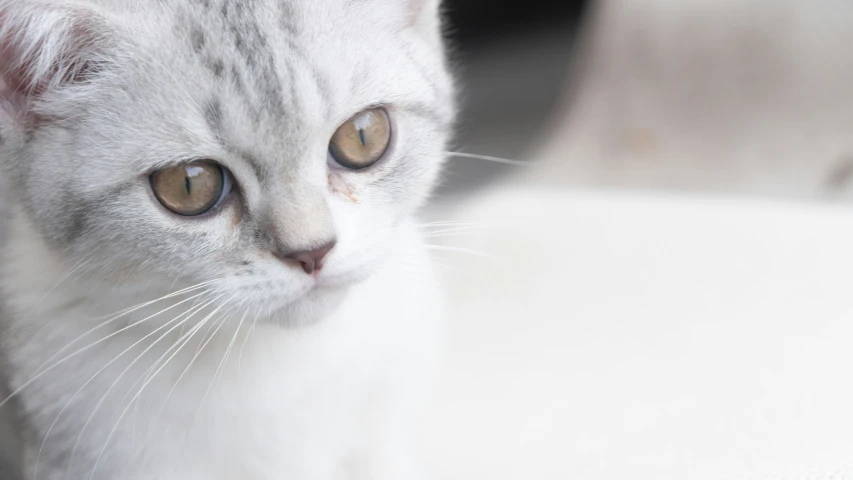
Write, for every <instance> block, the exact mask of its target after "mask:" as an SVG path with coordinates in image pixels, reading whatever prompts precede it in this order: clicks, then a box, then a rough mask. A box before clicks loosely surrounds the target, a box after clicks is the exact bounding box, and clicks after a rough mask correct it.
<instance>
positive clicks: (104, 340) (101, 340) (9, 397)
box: [0, 292, 206, 408]
mask: <svg viewBox="0 0 853 480" xmlns="http://www.w3.org/2000/svg"><path fill="white" fill-rule="evenodd" d="M205 293H206V292H202V293H199V294H196V295H195V296H193V297H190V298H188V299H185V300H182V301H180V302H178V303H176V304H174V305H171V306H169V307H168V308H165V309H163V310H161V311H159V312H157V313H155V314H153V315H151V316H149V317H146V318H144V319H142V320H139V321H137V322H134V323H132V324H130V325H128V326H126V327H124V328H122V329H120V330H118V331H116V332H113V333H111V334H109V335H107V336H106V337H104V338H102V339H100V340H98V341H96V342H93V343H91V344H89V345H87V346H85V347H83V348H81V349H79V350H77V351H76V352H73V353H71V354H69V355H67V356H65V357H64V358H62V359H61V360H59V361H57V362H55V363H54V364H52V365H50V366H49V367H47V368H45V369H43V370H41V371H39V372H38V373H37V374H35V375H34V376H33V377H32V378H30V379H29V380H27V381H26V382H24V383H23V384H22V385H21V386H20V387H18V388H16V389H15V390H14V391H13V392H12V393H11V394H9V395H8V396H7V397H6V398H5V399H4V400H3V401H2V402H0V408H2V407H3V406H4V405H5V404H6V403H8V402H9V400H11V399H12V398H14V397H15V396H16V395H18V394H19V393H20V392H21V391H22V390H23V389H25V388H27V387H28V386H30V385H32V384H33V383H34V382H35V381H37V380H38V379H40V378H41V377H43V376H44V375H46V374H47V373H48V372H50V371H52V370H53V369H55V368H56V367H58V366H60V365H62V364H63V363H65V362H67V361H68V360H70V359H72V358H74V357H76V356H77V355H80V354H81V353H84V352H86V351H88V350H90V349H92V348H94V347H96V346H98V345H100V344H102V343H104V342H106V341H107V340H109V339H110V338H113V337H115V336H117V335H119V334H121V333H123V332H126V331H128V330H130V329H131V328H134V327H136V326H138V325H141V324H142V323H145V322H147V321H149V320H151V319H153V318H155V317H157V316H159V315H161V314H163V313H165V312H167V311H169V310H172V309H173V308H176V307H178V306H180V305H181V304H183V303H186V302H188V301H190V300H193V299H194V298H197V297H200V296H202V295H204V294H205ZM91 332H94V329H93V330H90V332H89V333H91ZM84 335H85V334H84ZM79 338H82V336H81V337H78V339H79ZM72 343H74V342H72ZM53 358H54V357H51V359H53ZM45 363H46V362H45ZM42 365H44V364H42Z"/></svg>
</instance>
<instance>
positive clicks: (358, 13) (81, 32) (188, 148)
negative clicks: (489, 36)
mask: <svg viewBox="0 0 853 480" xmlns="http://www.w3.org/2000/svg"><path fill="white" fill-rule="evenodd" d="M437 3H438V0H358V1H356V0H323V1H317V0H158V1H155V0H144V1H139V0H86V1H70V0H0V92H1V93H0V106H2V109H0V139H2V140H0V141H2V144H0V163H2V167H3V171H4V175H5V176H6V177H7V180H8V181H9V183H10V185H11V187H10V189H11V194H12V197H13V198H14V199H15V203H16V204H19V205H20V206H21V207H22V209H23V211H25V212H26V216H27V218H28V219H29V220H30V221H31V223H32V224H33V225H34V227H35V230H36V231H38V232H39V233H40V235H41V236H42V237H43V238H44V239H45V245H48V246H49V248H51V249H52V250H54V251H55V252H57V253H59V254H60V255H62V256H64V257H67V258H69V259H70V258H86V259H87V264H86V265H87V267H86V268H87V270H89V271H92V272H97V274H98V275H101V276H102V277H107V278H117V277H115V276H116V275H120V276H121V278H124V279H128V280H133V279H140V280H144V281H146V282H150V281H152V280H154V281H162V282H165V283H171V282H172V281H174V280H175V279H176V278H179V279H181V281H185V282H202V281H207V280H221V281H220V283H219V286H220V288H223V289H224V290H223V292H224V293H225V294H226V295H229V296H232V297H239V298H241V299H242V300H245V301H249V302H250V301H253V300H257V301H258V302H269V303H271V304H272V305H271V306H272V307H276V306H283V305H287V304H289V303H292V302H295V301H297V300H298V299H299V298H300V297H301V296H304V295H305V294H306V292H308V291H310V290H312V289H314V288H315V287H316V285H321V286H326V287H329V288H336V287H340V286H344V285H347V284H349V283H352V282H353V281H356V280H358V279H361V278H364V277H365V276H367V275H369V274H370V273H371V272H373V271H375V270H376V268H377V267H378V266H379V265H381V264H382V262H383V259H384V258H385V257H386V256H387V255H388V254H389V251H390V250H391V249H393V248H394V246H395V244H396V243H397V242H396V240H397V236H398V235H399V230H398V229H397V228H396V227H397V226H398V225H399V224H400V222H401V221H404V220H405V219H406V218H407V217H409V216H410V215H411V214H412V212H413V211H414V210H415V209H416V208H417V207H418V206H419V205H421V204H422V203H423V202H424V200H425V199H426V197H427V195H428V194H429V192H430V190H431V188H432V186H433V183H434V182H435V179H436V177H437V175H438V172H439V170H440V166H441V163H442V160H443V154H442V152H443V151H444V149H445V144H446V142H447V139H448V135H449V131H450V128H451V124H452V121H453V113H454V110H453V98H452V97H453V89H452V82H451V79H450V75H449V74H448V72H447V70H446V67H445V61H444V55H443V49H442V46H441V39H440V37H441V35H440V32H439V29H440V22H439V19H438V5H437ZM332 246H334V248H332V249H331V251H329V252H327V251H326V250H328V249H329V248H330V247H332ZM323 254H325V255H323ZM321 257H323V258H322V270H321V271H320V272H319V274H318V273H317V268H318V267H320V266H321V260H320V258H321ZM223 285H224V286H225V287H223Z"/></svg>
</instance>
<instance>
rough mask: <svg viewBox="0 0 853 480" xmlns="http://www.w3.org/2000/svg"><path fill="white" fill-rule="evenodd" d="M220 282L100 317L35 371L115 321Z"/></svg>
mask: <svg viewBox="0 0 853 480" xmlns="http://www.w3.org/2000/svg"><path fill="white" fill-rule="evenodd" d="M218 281H221V280H212V281H208V282H202V283H199V284H198V285H193V286H192V287H187V288H184V289H182V290H179V291H177V292H173V293H170V294H168V295H164V296H162V297H160V298H158V299H156V300H149V301H147V302H144V303H141V304H139V305H136V306H133V307H129V308H126V309H123V310H120V311H118V312H115V313H112V314H110V315H105V316H103V317H100V318H98V319H95V321H97V320H100V319H104V318H106V319H107V320H106V321H104V322H102V323H100V324H98V325H96V326H94V327H92V328H90V329H89V330H87V331H86V332H84V333H82V334H80V335H79V336H78V337H76V338H75V339H73V340H71V341H70V342H68V343H67V344H65V346H64V347H62V348H60V349H59V350H58V351H57V352H56V353H54V354H53V355H51V356H50V357H49V358H48V359H47V360H45V361H44V362H42V364H41V365H39V366H38V367H37V368H36V369H35V372H36V373H38V372H39V371H40V370H41V369H42V368H44V367H45V366H47V365H48V364H49V363H50V362H52V361H53V359H55V358H56V357H58V356H59V355H62V352H64V351H66V350H68V349H69V348H71V346H72V345H74V344H75V343H77V342H78V341H80V340H82V339H83V338H85V337H87V336H89V335H91V334H92V333H94V332H96V331H97V330H100V329H101V328H103V327H106V326H107V325H109V324H110V323H112V322H115V321H117V320H119V319H121V318H124V317H125V316H127V315H130V314H131V313H134V312H136V311H138V310H141V309H143V308H145V307H148V306H150V305H153V304H155V303H159V302H161V301H163V300H168V299H171V298H175V297H178V296H181V295H183V294H185V293H190V292H194V291H197V290H200V289H203V288H205V287H207V286H208V285H210V284H212V283H213V282H218ZM90 347H91V346H90ZM0 406H2V404H0Z"/></svg>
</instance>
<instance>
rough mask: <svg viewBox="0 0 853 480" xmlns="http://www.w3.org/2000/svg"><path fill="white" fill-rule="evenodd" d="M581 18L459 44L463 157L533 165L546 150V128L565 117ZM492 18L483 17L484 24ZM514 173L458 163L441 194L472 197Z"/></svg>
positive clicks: (560, 15)
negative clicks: (533, 156)
mask: <svg viewBox="0 0 853 480" xmlns="http://www.w3.org/2000/svg"><path fill="white" fill-rule="evenodd" d="M576 3H577V2H576ZM514 8H515V7H514ZM576 8H578V9H580V7H576ZM577 15H578V13H577V12H557V13H556V14H555V16H554V17H553V18H551V19H549V20H546V21H542V20H538V21H529V22H527V23H522V24H520V25H516V26H515V28H513V29H510V28H505V27H501V26H492V28H491V29H490V30H491V31H490V32H488V33H483V34H479V35H476V36H474V37H473V38H471V37H468V36H466V37H465V38H464V39H462V40H459V39H456V40H451V45H452V48H451V50H452V52H453V54H452V56H453V63H454V64H455V67H456V71H457V76H458V79H459V84H460V85H459V86H460V90H461V93H460V98H459V99H460V104H461V105H460V106H461V112H460V117H459V121H458V124H457V135H456V142H455V143H454V145H453V148H454V149H455V150H456V151H461V152H468V153H475V154H480V155H489V156H496V157H502V158H511V159H520V160H527V159H528V158H529V157H528V153H529V152H531V151H535V150H537V149H538V146H539V143H540V142H542V141H543V140H544V139H543V138H542V131H543V129H545V128H546V127H547V126H549V125H550V124H551V123H552V122H553V120H554V119H553V115H554V114H555V113H556V112H559V109H558V107H559V105H560V99H561V98H562V96H563V86H564V85H565V83H566V80H567V75H568V70H569V64H570V59H571V58H572V49H573V47H574V40H575V37H576V22H577ZM490 18H491V17H490V15H488V14H486V15H482V16H481V18H480V22H481V23H488V22H489V21H490ZM452 29H453V27H451V31H452ZM514 170H515V169H512V168H507V167H506V166H502V165H498V164H495V163H490V162H486V161H482V160H472V159H459V158H456V159H450V162H449V164H448V168H447V172H446V175H445V180H444V182H443V184H442V186H441V187H440V188H439V190H438V195H439V196H440V197H441V196H448V195H451V196H452V195H455V194H470V193H471V192H472V191H475V190H477V189H478V188H480V187H483V186H487V185H490V184H491V183H493V182H494V181H495V179H497V178H500V177H501V176H502V175H504V174H506V173H508V172H512V171H514Z"/></svg>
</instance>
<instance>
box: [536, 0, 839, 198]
mask: <svg viewBox="0 0 853 480" xmlns="http://www.w3.org/2000/svg"><path fill="white" fill-rule="evenodd" d="M595 7H596V8H595V9H594V12H592V14H593V15H592V18H591V23H590V24H589V25H588V26H587V27H588V30H587V35H586V36H585V37H584V38H583V40H582V43H583V48H582V58H581V60H580V64H579V65H578V66H577V70H576V71H575V73H576V75H577V76H576V78H575V79H574V82H573V83H572V84H571V86H570V89H569V90H570V92H569V94H568V95H567V97H568V100H567V103H566V104H565V105H564V109H565V110H564V111H565V116H564V118H563V119H562V120H561V121H560V122H558V123H557V125H555V127H554V128H553V132H554V136H553V138H552V140H551V141H550V142H549V144H548V145H547V146H546V147H545V148H543V149H542V150H541V153H540V156H541V157H544V159H545V160H546V163H547V165H545V166H543V168H542V169H541V170H539V171H537V173H536V175H535V176H536V177H537V178H538V179H539V180H540V181H544V182H548V183H559V184H572V185H596V186H602V185H604V186H630V187H643V188H646V187H648V188H668V189H688V190H695V189H699V190H710V191H721V192H735V193H748V194H766V195H783V196H796V197H806V198H815V197H818V198H839V197H853V135H851V125H853V55H851V54H850V52H849V49H850V46H851V45H853V28H851V26H853V2H850V1H849V0H816V1H812V2H802V1H797V0H691V1H675V0H600V1H599V2H597V4H596V5H595Z"/></svg>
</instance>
